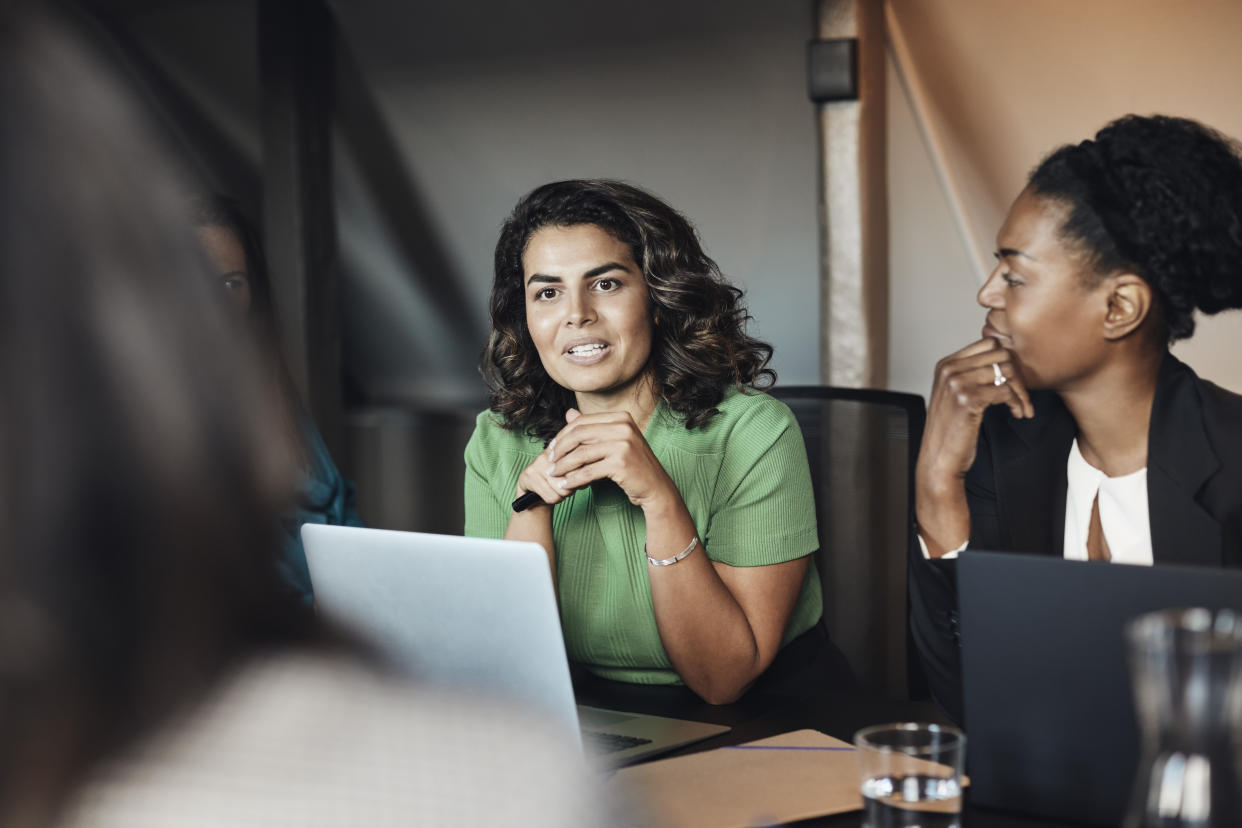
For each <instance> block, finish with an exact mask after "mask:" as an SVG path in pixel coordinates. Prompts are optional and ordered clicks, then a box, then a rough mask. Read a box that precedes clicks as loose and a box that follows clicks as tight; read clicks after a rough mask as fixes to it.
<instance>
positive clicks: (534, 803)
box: [58, 654, 621, 828]
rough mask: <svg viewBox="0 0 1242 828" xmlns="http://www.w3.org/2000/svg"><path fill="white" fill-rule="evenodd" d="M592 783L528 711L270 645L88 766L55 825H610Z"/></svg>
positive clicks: (611, 807)
mask: <svg viewBox="0 0 1242 828" xmlns="http://www.w3.org/2000/svg"><path fill="white" fill-rule="evenodd" d="M598 783H599V780H598V779H597V778H595V777H594V775H593V774H592V773H591V772H590V771H589V769H588V768H587V766H586V765H585V763H584V761H583V759H582V756H581V752H580V751H579V750H577V749H576V748H575V747H574V746H572V745H569V744H566V743H565V740H564V739H563V738H560V737H559V736H558V734H557V733H556V731H554V730H553V729H552V728H550V727H547V726H546V725H545V723H544V722H543V721H541V720H540V719H537V718H534V717H532V716H529V715H525V714H522V713H520V712H514V711H511V710H508V709H502V708H499V707H496V706H492V705H484V704H482V703H479V702H469V701H462V700H459V699H455V698H452V697H451V696H449V695H448V694H444V693H437V692H433V691H430V690H427V689H420V688H419V687H417V686H416V685H410V684H406V683H403V682H397V681H394V680H391V679H387V678H384V677H382V676H380V675H377V674H375V673H373V672H371V671H370V670H367V669H365V668H363V667H362V666H360V665H359V664H356V663H354V662H353V661H351V660H347V659H344V658H335V657H326V656H317V655H312V654H304V655H282V656H277V657H275V658H272V659H270V660H262V661H257V660H256V661H254V662H253V663H251V664H250V665H248V666H246V667H245V668H243V669H242V670H240V671H239V672H238V673H237V674H236V675H234V676H232V677H230V678H228V679H226V680H225V681H224V682H223V684H222V685H221V686H220V687H218V688H215V689H214V690H213V691H212V693H211V694H210V696H209V697H208V698H207V699H205V700H204V701H203V703H201V704H200V705H198V706H197V707H196V708H195V709H194V710H193V711H192V712H191V713H190V714H189V715H187V716H185V717H184V718H182V719H181V720H179V721H175V722H173V723H172V724H170V725H169V726H167V727H165V728H164V729H163V730H162V731H161V732H160V733H158V734H156V735H155V736H154V737H153V738H151V739H150V740H148V741H147V742H145V743H144V744H142V745H140V746H138V747H137V748H136V749H135V750H133V751H131V752H130V753H128V754H127V755H125V756H122V757H117V758H114V759H112V760H111V761H109V762H107V763H106V764H105V765H103V766H101V767H100V768H98V769H97V772H96V773H95V774H93V776H92V777H91V778H90V779H89V780H88V781H87V783H86V784H85V785H84V786H83V787H82V789H81V790H79V791H78V792H77V795H76V796H75V797H74V799H73V801H72V802H71V803H69V807H68V809H67V811H66V813H65V814H64V815H63V817H62V820H61V821H60V822H59V823H58V826H59V828H167V826H178V828H219V826H234V827H235V828H348V827H349V826H372V825H374V826H393V825H428V826H430V825H435V826H475V825H520V826H532V828H534V826H538V827H539V828H550V826H559V827H560V828H578V826H591V825H594V826H600V825H615V824H618V823H619V822H621V819H620V818H619V817H620V814H619V812H618V810H617V808H616V807H615V802H614V801H612V800H607V799H605V798H603V797H601V794H600V785H599V784H598Z"/></svg>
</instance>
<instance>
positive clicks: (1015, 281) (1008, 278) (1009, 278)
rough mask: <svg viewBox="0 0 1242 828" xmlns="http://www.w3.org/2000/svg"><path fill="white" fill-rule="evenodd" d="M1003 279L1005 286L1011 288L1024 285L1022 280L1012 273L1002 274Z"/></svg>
mask: <svg viewBox="0 0 1242 828" xmlns="http://www.w3.org/2000/svg"><path fill="white" fill-rule="evenodd" d="M1001 278H1002V279H1004V280H1005V284H1007V285H1009V286H1010V287H1017V286H1018V285H1020V284H1022V280H1021V279H1019V278H1017V277H1016V276H1014V275H1013V274H1012V273H1002V274H1001Z"/></svg>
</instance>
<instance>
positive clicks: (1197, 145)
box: [1028, 115, 1242, 342]
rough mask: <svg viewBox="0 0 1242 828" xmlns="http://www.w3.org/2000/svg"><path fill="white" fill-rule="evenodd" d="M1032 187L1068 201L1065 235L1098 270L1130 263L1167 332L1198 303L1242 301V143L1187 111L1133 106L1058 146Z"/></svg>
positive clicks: (1223, 305)
mask: <svg viewBox="0 0 1242 828" xmlns="http://www.w3.org/2000/svg"><path fill="white" fill-rule="evenodd" d="M1028 188H1029V189H1030V190H1031V191H1033V192H1035V193H1037V194H1039V195H1042V196H1045V197H1048V198H1053V199H1056V200H1060V201H1063V202H1065V203H1066V205H1067V206H1068V208H1069V210H1068V214H1067V216H1066V219H1065V222H1064V224H1063V226H1062V228H1061V233H1062V236H1063V237H1065V238H1066V239H1068V240H1071V241H1072V242H1074V243H1076V244H1078V245H1079V246H1080V247H1081V248H1082V250H1083V251H1084V253H1085V254H1086V255H1087V257H1088V262H1089V264H1090V265H1091V268H1092V271H1093V274H1094V275H1097V276H1099V275H1104V274H1107V273H1113V272H1116V271H1117V270H1119V269H1123V268H1124V269H1131V270H1133V271H1134V272H1135V273H1136V274H1137V275H1139V276H1140V277H1142V278H1143V279H1144V280H1146V282H1147V283H1148V284H1149V285H1150V286H1151V287H1152V289H1153V291H1154V292H1155V294H1156V297H1157V303H1158V308H1159V311H1160V319H1161V320H1162V321H1163V324H1164V327H1165V332H1166V333H1167V340H1168V341H1170V342H1172V341H1175V340H1178V339H1185V338H1187V337H1189V336H1190V335H1191V334H1193V333H1194V330H1195V320H1194V311H1195V309H1196V308H1197V309H1199V310H1201V311H1203V312H1204V313H1209V314H1210V313H1217V312H1219V311H1222V310H1225V309H1227V308H1237V307H1242V152H1240V150H1239V146H1238V144H1237V142H1236V141H1234V140H1232V139H1230V138H1228V137H1226V136H1224V135H1222V134H1220V133H1219V132H1216V131H1215V130H1213V129H1210V128H1209V127H1206V126H1204V125H1202V124H1199V123H1197V122H1195V121H1191V120H1188V119H1186V118H1172V117H1168V116H1163V115H1154V116H1150V117H1141V116H1138V115H1126V116H1125V117H1123V118H1119V119H1117V120H1116V121H1113V122H1112V123H1110V124H1108V125H1107V126H1105V127H1104V128H1103V129H1101V130H1100V131H1099V132H1098V133H1096V135H1095V138H1094V139H1093V140H1087V141H1083V142H1082V143H1079V144H1070V145H1066V146H1063V147H1060V148H1059V149H1057V150H1054V151H1053V152H1052V154H1051V155H1049V156H1048V157H1047V158H1045V159H1044V160H1043V161H1042V162H1041V163H1040V164H1039V166H1038V167H1036V168H1035V171H1034V172H1032V173H1031V177H1030V180H1029V182H1028Z"/></svg>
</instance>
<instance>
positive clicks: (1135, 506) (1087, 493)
mask: <svg viewBox="0 0 1242 828" xmlns="http://www.w3.org/2000/svg"><path fill="white" fill-rule="evenodd" d="M1065 474H1066V479H1067V481H1068V483H1069V486H1068V488H1067V490H1066V493H1065V559H1066V560H1067V561H1085V560H1087V529H1088V527H1089V526H1090V524H1091V504H1092V503H1093V502H1094V501H1095V498H1096V494H1097V493H1098V494H1099V498H1100V501H1099V509H1100V527H1101V528H1102V529H1103V530H1104V540H1105V542H1107V544H1108V552H1109V555H1110V560H1111V562H1112V563H1128V564H1142V565H1145V566H1151V563H1152V555H1151V520H1150V519H1149V518H1148V516H1147V469H1146V467H1144V468H1141V469H1139V470H1138V471H1136V472H1132V473H1130V474H1126V475H1122V476H1121V477H1109V476H1108V475H1106V474H1104V472H1102V471H1100V470H1099V469H1097V468H1096V467H1095V466H1092V465H1091V464H1090V463H1088V462H1087V461H1086V458H1084V457H1083V456H1082V450H1081V449H1080V448H1079V447H1078V440H1077V439H1075V440H1074V444H1073V445H1072V446H1070V452H1069V460H1068V462H1067V463H1066V469H1065Z"/></svg>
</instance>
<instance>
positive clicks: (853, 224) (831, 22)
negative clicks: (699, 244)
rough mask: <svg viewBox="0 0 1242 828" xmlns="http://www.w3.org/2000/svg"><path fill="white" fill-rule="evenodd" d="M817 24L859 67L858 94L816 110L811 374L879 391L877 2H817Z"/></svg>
mask: <svg viewBox="0 0 1242 828" xmlns="http://www.w3.org/2000/svg"><path fill="white" fill-rule="evenodd" d="M816 27H817V34H818V36H819V38H820V40H821V41H850V40H852V41H854V52H855V54H856V55H857V61H858V64H857V67H856V75H855V76H856V78H857V95H856V96H855V97H853V98H849V97H842V96H840V95H837V96H834V97H835V99H831V100H825V101H823V102H821V103H819V104H818V121H819V139H820V156H819V157H820V183H821V186H820V307H821V323H820V376H821V379H822V381H823V382H825V383H827V384H829V385H838V386H845V387H850V388H858V387H869V388H883V387H885V385H886V383H887V380H888V210H887V198H888V195H887V191H888V178H887V151H886V138H885V136H886V129H887V126H886V123H885V121H886V118H885V106H886V104H885V86H884V17H883V5H882V0H819V2H818V5H817V21H816ZM838 51H839V52H844V51H846V50H838ZM812 83H814V78H812ZM812 92H814V90H812Z"/></svg>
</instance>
